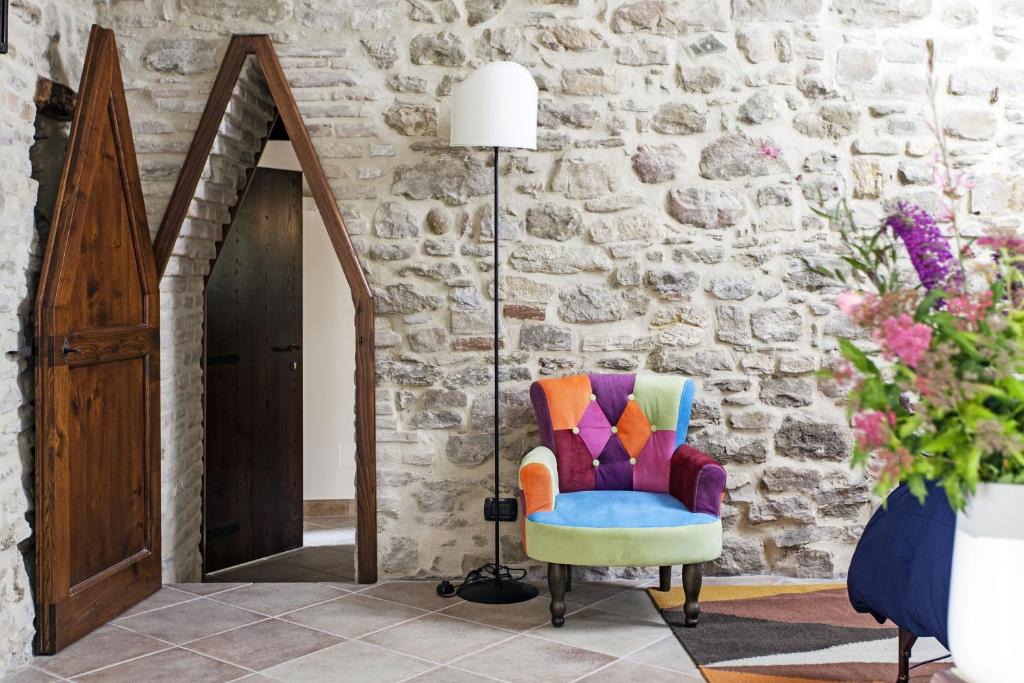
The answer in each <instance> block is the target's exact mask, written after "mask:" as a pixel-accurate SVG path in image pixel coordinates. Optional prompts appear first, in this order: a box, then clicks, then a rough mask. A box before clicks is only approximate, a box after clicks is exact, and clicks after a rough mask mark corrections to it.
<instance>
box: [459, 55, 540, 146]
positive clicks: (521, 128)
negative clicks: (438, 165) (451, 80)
mask: <svg viewBox="0 0 1024 683" xmlns="http://www.w3.org/2000/svg"><path fill="white" fill-rule="evenodd" d="M451 101H452V132H451V144H452V146H453V147H520V148H524V149H537V84H536V83H535V82H534V80H533V76H531V75H530V72H529V71H527V70H526V69H525V68H524V67H523V66H522V65H520V64H516V63H515V62H491V63H490V64H485V65H484V66H482V67H480V68H479V69H477V70H476V71H474V72H473V73H472V74H470V76H469V78H467V79H466V80H464V81H462V83H459V84H458V85H457V86H456V87H455V89H454V90H453V91H452V100H451Z"/></svg>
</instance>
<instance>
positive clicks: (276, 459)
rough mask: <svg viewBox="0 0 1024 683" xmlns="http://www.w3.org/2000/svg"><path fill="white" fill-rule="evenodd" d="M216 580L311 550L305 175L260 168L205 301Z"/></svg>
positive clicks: (211, 560)
mask: <svg viewBox="0 0 1024 683" xmlns="http://www.w3.org/2000/svg"><path fill="white" fill-rule="evenodd" d="M206 307H207V311H206V315H207V340H206V345H207V362H206V369H207V375H206V392H207V397H206V401H207V407H206V506H205V513H204V518H203V519H204V525H205V530H204V531H205V534H204V538H205V552H204V565H205V571H206V572H213V571H217V570H219V569H224V568H225V567H230V566H233V565H236V564H241V563H243V562H249V561H251V560H255V559H259V558H261V557H266V556H268V555H273V554H276V553H280V552H284V551H285V550H290V549H292V548H297V547H300V546H301V545H302V371H301V364H302V174H301V173H297V172H294V171H281V170H275V169H266V168H258V169H256V172H255V173H254V175H253V177H252V180H251V182H250V186H249V190H248V192H247V193H246V195H245V198H244V199H243V201H242V205H241V206H240V207H239V209H238V212H237V213H236V215H235V219H234V221H233V222H232V224H231V226H230V229H229V231H228V233H227V236H226V237H225V240H224V244H223V246H222V248H221V250H220V254H219V255H218V257H217V261H216V264H215V265H214V268H213V272H212V274H211V275H210V280H209V283H208V285H207V290H206Z"/></svg>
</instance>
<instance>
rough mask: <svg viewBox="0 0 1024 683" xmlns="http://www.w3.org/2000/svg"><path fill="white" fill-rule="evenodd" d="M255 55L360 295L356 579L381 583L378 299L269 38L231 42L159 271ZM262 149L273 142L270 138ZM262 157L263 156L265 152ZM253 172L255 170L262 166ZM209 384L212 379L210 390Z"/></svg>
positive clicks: (170, 221)
mask: <svg viewBox="0 0 1024 683" xmlns="http://www.w3.org/2000/svg"><path fill="white" fill-rule="evenodd" d="M250 55H252V56H253V57H254V58H255V59H256V62H257V64H258V65H259V66H260V69H261V70H262V72H263V76H264V78H265V79H266V81H267V86H268V89H269V91H270V95H271V98H272V99H273V101H274V105H275V106H276V108H277V115H278V117H280V120H281V122H282V123H283V125H284V128H285V130H286V131H287V133H288V138H289V140H290V141H291V144H292V147H293V148H294V150H295V155H296V156H297V157H298V159H299V166H300V167H301V168H302V174H303V178H304V179H305V181H306V184H307V185H308V186H309V189H310V193H311V194H312V196H313V200H314V201H315V202H316V206H317V209H318V210H319V211H320V215H321V217H322V218H323V220H324V225H325V226H326V228H327V234H328V236H329V237H330V239H331V243H332V244H333V245H334V251H335V253H336V254H337V256H338V261H339V263H340V264H341V269H342V271H343V272H344V274H345V279H346V280H347V281H348V285H349V290H350V291H351V293H352V302H353V304H354V306H355V331H356V348H355V355H356V386H355V388H356V401H355V412H356V415H355V418H356V424H355V428H356V434H355V436H356V550H357V563H356V579H357V581H358V582H359V583H374V582H376V581H377V450H376V428H377V425H376V396H375V389H376V368H375V367H374V345H373V344H374V315H373V293H372V291H371V290H370V285H369V283H368V282H367V281H366V277H365V275H364V274H363V269H362V266H361V265H360V264H359V259H358V257H357V255H356V250H355V247H354V246H353V244H352V240H351V238H350V237H349V234H348V230H347V229H346V228H345V221H344V219H343V218H342V217H341V212H340V211H339V210H338V204H337V202H336V201H335V199H334V193H333V192H332V191H331V187H330V184H329V183H328V182H327V175H326V174H325V173H324V169H323V166H321V164H320V159H319V157H318V156H317V154H316V150H315V148H314V147H313V142H312V140H311V139H310V137H309V131H307V130H306V124H305V123H304V122H303V120H302V115H301V114H300V113H299V108H298V106H297V105H296V103H295V98H294V96H293V95H292V90H291V87H290V86H289V85H288V79H287V78H286V77H285V75H284V70H283V69H282V68H281V63H280V61H279V60H278V58H277V53H276V52H275V50H274V46H273V43H272V42H271V40H270V37H269V36H267V35H262V34H246V35H234V36H232V37H231V42H230V43H229V44H228V49H227V52H226V53H225V55H224V60H223V62H222V63H221V66H220V71H219V72H218V73H217V78H216V80H215V81H214V83H213V89H212V90H211V92H210V97H209V99H208V100H207V102H206V108H205V109H204V110H203V115H202V117H201V118H200V120H199V126H198V128H197V129H196V134H195V137H194V138H193V139H192V144H191V146H190V147H189V150H188V153H187V154H186V156H185V161H184V163H183V165H182V167H181V171H180V172H179V174H178V179H177V182H176V183H175V186H174V191H173V192H172V194H171V199H170V202H169V203H168V205H167V211H166V212H165V213H164V217H163V220H162V221H161V222H160V229H159V231H158V232H157V236H156V239H155V241H154V243H153V249H154V252H155V254H156V267H157V273H158V274H159V275H160V277H161V278H162V277H163V275H164V271H165V270H166V268H167V263H168V262H169V261H170V259H171V252H172V250H173V248H174V244H175V242H176V241H177V239H178V235H179V233H180V232H181V226H182V224H183V223H184V221H185V217H186V215H187V214H188V207H189V204H190V203H191V202H192V198H193V197H194V195H195V192H196V188H197V187H198V185H199V180H200V178H201V177H202V173H203V168H204V167H205V166H206V161H207V159H208V158H209V156H210V150H211V149H212V148H213V142H214V139H215V138H216V136H217V131H218V129H219V128H220V124H221V121H222V119H223V118H224V112H225V110H226V109H227V105H228V101H229V100H230V99H231V93H232V91H233V89H234V87H235V84H236V82H237V81H238V77H239V74H240V73H241V70H242V67H243V65H244V64H245V60H246V59H247V58H248V57H249V56H250ZM268 135H269V130H268ZM262 144H264V145H265V144H266V139H264V140H263V143H262ZM260 153H261V154H262V148H261V150H260ZM256 163H258V161H257V162H256ZM253 168H254V169H255V164H254V166H253ZM252 175H253V174H252V171H250V172H249V173H248V175H247V177H246V182H245V184H244V186H243V187H242V188H241V189H240V191H239V196H238V198H237V199H238V201H236V203H235V206H234V207H232V210H231V218H232V219H234V216H235V214H236V212H237V207H238V206H239V205H240V204H241V200H242V199H243V198H244V195H245V192H246V190H247V189H248V185H249V183H250V182H251V180H252ZM218 253H219V249H218ZM214 260H216V257H215V259H214ZM211 272H212V264H211ZM204 308H205V303H204ZM204 336H205V335H204ZM205 383H206V377H205V373H204V376H203V384H204V391H205ZM204 420H205V409H204ZM204 448H205V439H204ZM204 471H205V468H204Z"/></svg>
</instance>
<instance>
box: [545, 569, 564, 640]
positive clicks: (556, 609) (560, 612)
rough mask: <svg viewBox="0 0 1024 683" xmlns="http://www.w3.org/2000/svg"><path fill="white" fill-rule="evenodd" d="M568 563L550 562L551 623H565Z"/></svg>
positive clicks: (557, 625) (556, 625) (558, 625)
mask: <svg viewBox="0 0 1024 683" xmlns="http://www.w3.org/2000/svg"><path fill="white" fill-rule="evenodd" d="M566 567H567V565H564V564H557V563H555V562H549V563H548V590H550V591H551V625H552V626H554V627H555V628H558V627H560V626H561V625H562V624H564V623H565V574H566V572H565V570H566Z"/></svg>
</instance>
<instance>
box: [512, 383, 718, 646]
mask: <svg viewBox="0 0 1024 683" xmlns="http://www.w3.org/2000/svg"><path fill="white" fill-rule="evenodd" d="M694 390H695V387H694V383H693V382H692V381H691V380H685V379H682V378H679V377H665V376H660V375H657V376H655V375H574V376H571V377H562V378H558V379H542V380H539V381H537V382H534V383H533V385H532V386H531V387H530V399H531V401H532V402H533V409H534V412H535V413H536V416H537V426H538V427H539V429H540V440H541V442H542V443H543V444H544V445H543V446H538V447H537V448H535V449H533V450H532V451H530V452H529V453H528V454H527V455H526V457H525V458H523V462H522V464H521V465H520V467H519V486H520V489H521V491H522V504H523V505H522V507H523V511H524V517H523V525H524V529H523V540H524V543H525V546H526V554H527V555H528V556H530V557H531V558H533V559H535V560H540V561H542V562H547V563H548V586H549V587H550V589H551V623H552V624H554V625H555V626H561V625H562V624H564V623H565V591H566V590H572V581H571V573H570V572H571V570H570V566H571V565H581V566H612V567H634V566H654V565H657V566H659V567H660V570H661V583H660V588H661V590H664V591H667V590H669V589H670V588H671V577H672V566H673V565H676V564H681V565H683V590H684V591H685V594H686V601H685V605H684V613H685V616H686V625H687V626H696V625H697V618H698V616H699V614H700V606H699V604H698V597H699V595H700V586H701V563H702V562H707V561H710V560H714V559H716V558H717V557H718V556H719V555H720V554H721V552H722V522H721V519H720V518H719V514H720V507H721V502H722V490H723V489H724V488H725V470H724V469H723V468H722V466H721V465H719V464H718V463H717V462H715V461H714V460H713V459H712V458H710V457H708V456H707V455H705V454H704V453H701V452H700V451H698V450H697V449H695V448H693V447H691V446H687V445H685V443H684V442H685V441H686V430H687V427H688V425H689V423H690V409H691V406H692V405H693V395H694Z"/></svg>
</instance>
